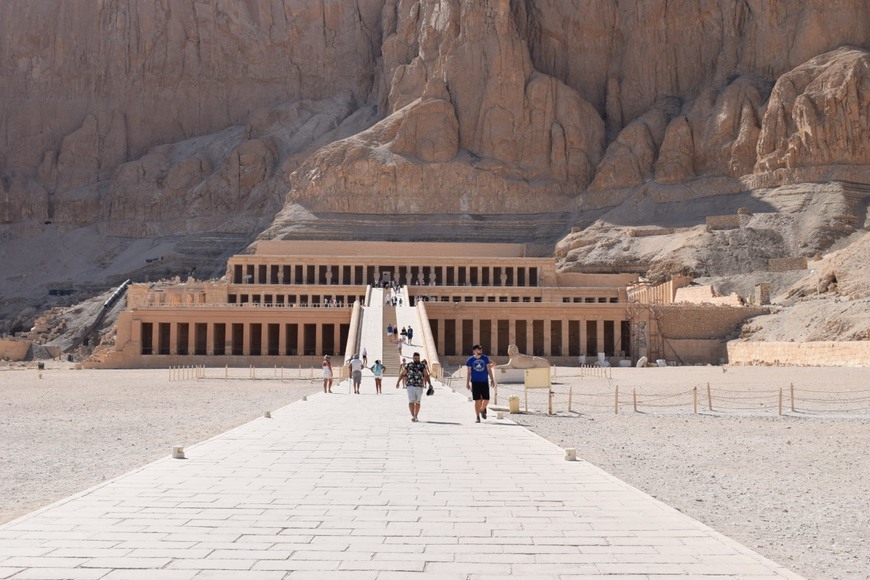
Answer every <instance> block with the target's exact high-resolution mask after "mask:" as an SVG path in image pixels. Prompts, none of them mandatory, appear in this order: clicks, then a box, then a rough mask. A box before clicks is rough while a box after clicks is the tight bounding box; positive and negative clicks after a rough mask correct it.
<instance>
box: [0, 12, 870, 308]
mask: <svg viewBox="0 0 870 580" xmlns="http://www.w3.org/2000/svg"><path fill="white" fill-rule="evenodd" d="M0 79H2V82H0V128H2V130H0V256H2V257H3V259H4V261H6V262H7V263H8V264H14V265H15V268H18V267H19V265H21V264H22V261H21V258H20V256H19V254H20V251H21V248H22V247H32V248H34V252H36V253H46V254H51V253H63V252H68V251H70V249H71V248H70V244H71V240H75V239H79V238H86V239H87V240H88V243H82V244H81V248H82V252H83V253H84V255H83V256H79V258H80V260H79V262H74V263H75V264H79V263H80V262H81V263H87V264H88V265H89V266H93V265H94V263H100V264H103V265H104V266H105V268H104V269H109V270H111V271H112V272H113V276H114V278H112V277H111V276H108V275H106V276H104V279H105V280H109V279H113V280H114V279H117V277H118V276H121V275H129V274H130V272H134V274H133V275H134V276H137V275H138V276H139V277H140V278H141V277H143V276H151V275H154V274H157V273H158V272H157V271H155V270H154V267H153V266H152V267H150V268H151V269H150V270H147V269H146V270H142V268H143V264H144V262H143V258H145V259H151V258H152V257H153V256H154V255H155V252H157V251H158V248H159V250H160V252H163V253H165V255H161V257H164V258H165V261H164V260H161V264H164V270H160V273H164V274H173V273H180V272H185V273H188V272H189V271H190V269H191V268H192V267H193V266H191V264H193V263H196V262H197V259H198V258H197V256H199V257H200V262H199V265H200V266H201V267H200V270H199V272H200V273H201V272H203V271H204V269H205V268H204V266H205V264H206V263H210V262H209V260H211V261H214V262H217V260H218V259H221V258H222V256H223V253H222V252H220V251H217V252H212V253H211V254H209V256H208V259H205V258H202V254H200V253H198V252H200V250H197V248H198V247H200V246H199V245H197V244H187V245H185V240H189V239H190V238H191V236H212V235H218V238H219V239H225V240H229V241H227V242H226V248H225V249H226V250H227V251H233V250H238V249H239V247H238V244H239V243H240V240H249V239H250V236H253V235H256V234H257V233H258V232H263V233H262V234H261V235H262V236H264V237H292V236H297V237H305V236H314V237H316V236H317V230H318V224H320V225H321V226H322V227H327V225H326V224H330V225H329V226H328V227H329V228H332V229H328V231H329V232H333V231H335V230H340V231H343V232H344V235H346V236H348V237H356V238H360V237H365V236H366V235H368V234H367V232H370V231H373V230H370V229H369V228H367V227H362V226H361V224H362V223H364V222H363V221H361V218H360V216H368V218H366V219H372V218H371V216H394V215H403V216H404V217H403V218H401V219H399V220H396V221H400V222H407V223H411V224H413V225H412V226H411V227H409V228H408V229H406V230H402V229H401V228H399V229H398V230H396V232H397V233H396V237H397V238H398V239H402V238H404V239H411V238H417V239H422V238H425V237H426V236H435V235H437V234H438V232H439V231H440V232H443V231H450V230H451V224H453V225H454V226H455V227H456V228H457V230H456V231H460V232H462V235H463V236H464V237H466V238H473V237H474V236H475V232H478V234H477V235H478V236H483V237H487V236H490V237H492V236H495V237H498V236H504V237H505V238H509V237H510V236H514V241H528V238H529V236H531V235H535V236H537V238H536V239H535V240H534V241H536V242H545V243H549V244H550V247H551V248H552V247H553V246H554V245H555V243H556V242H557V241H558V240H559V239H560V238H563V239H562V240H561V242H560V243H559V246H558V255H559V256H560V257H561V259H562V260H563V266H564V267H565V268H568V269H571V268H574V269H583V268H590V267H592V268H605V267H612V268H615V267H618V266H619V265H620V264H623V265H628V266H630V267H632V268H636V269H637V270H638V271H642V272H650V273H652V274H658V275H666V274H667V273H672V272H676V271H690V272H694V273H703V270H704V269H703V268H702V267H701V266H699V264H702V265H703V263H708V264H709V263H712V262H713V261H712V258H710V257H709V256H707V257H705V256H704V255H703V254H704V252H703V251H701V250H699V249H698V248H704V247H705V244H706V243H708V242H709V241H710V240H705V238H703V237H701V238H698V239H694V238H693V240H694V241H691V243H690V242H689V241H688V240H687V239H684V238H683V237H680V236H681V235H682V234H680V231H682V230H679V229H680V228H691V227H693V226H695V225H698V224H700V223H702V222H703V221H704V218H705V216H707V215H712V214H714V213H715V212H717V211H719V212H722V213H725V212H734V211H736V209H739V208H741V207H744V205H745V204H743V203H742V202H746V203H747V204H749V205H752V209H751V211H752V213H753V216H754V217H753V218H752V219H751V220H745V221H747V223H746V224H744V225H746V226H747V227H746V228H743V230H744V231H743V234H744V238H743V239H742V241H741V240H736V239H735V240H734V243H735V244H736V245H737V246H739V245H740V244H741V243H742V244H744V245H747V247H751V246H752V245H753V244H755V245H757V244H762V245H763V246H764V247H765V248H767V249H766V250H765V251H764V252H762V253H761V254H763V255H764V256H765V257H766V258H769V257H774V258H775V257H778V256H792V255H805V256H815V255H816V254H820V253H824V252H825V251H827V250H828V249H830V248H831V247H832V245H833V244H834V243H835V242H836V241H837V240H838V239H841V238H845V237H846V236H850V235H852V234H853V233H855V232H858V233H860V232H863V231H865V229H864V224H865V219H866V205H867V204H866V196H865V195H864V193H863V192H864V191H865V190H864V189H862V188H861V187H858V188H854V187H852V186H851V185H850V184H858V185H859V186H860V185H861V184H868V183H870V6H868V5H867V2H866V0H839V1H838V2H829V1H828V0H642V1H635V0H631V1H628V0H590V1H586V2H565V1H562V0H438V1H421V0H346V1H335V0H321V1H317V2H312V1H308V0H246V1H243V2H242V1H238V2H230V1H226V2H224V1H218V2H200V1H196V0H177V1H173V2H146V1H144V0H125V1H120V0H93V1H83V0H82V1H79V0H66V1H64V0H42V1H40V2H33V1H30V0H7V1H5V2H2V3H0ZM802 184H816V185H802ZM818 184H821V185H818ZM824 184H833V185H830V187H829V186H825V185H824ZM837 184H845V185H837ZM782 188H785V189H782ZM795 188H796V189H795ZM785 192H788V195H786V193H785ZM856 192H858V193H856ZM741 196H742V198H741ZM784 199H788V200H790V201H788V202H784V201H783V200H784ZM738 200H740V201H738ZM796 200H798V201H796ZM750 202H751V203H750ZM733 206H736V207H733ZM806 212H814V213H813V215H814V216H815V217H814V218H813V219H808V218H807V217H806V216H805V215H802V214H803V213H806ZM427 216H437V218H438V219H437V220H436V221H434V222H433V220H432V219H431V217H427ZM481 216H490V218H492V219H495V218H493V216H505V220H503V226H502V229H501V230H499V229H498V228H496V227H495V226H493V227H491V228H490V229H489V230H487V229H486V228H484V229H479V228H477V227H476V226H475V223H477V225H479V222H475V223H472V224H470V225H469V224H468V220H469V218H475V219H478V218H480V217H481ZM511 216H514V217H516V216H519V218H522V220H525V221H526V222H529V220H532V221H534V220H535V219H537V220H538V221H537V222H535V223H536V224H538V225H535V228H536V229H535V230H534V232H532V229H531V228H525V229H524V228H523V227H522V226H517V225H515V224H514V225H512V222H510V219H512V218H511ZM535 216H539V217H537V218H535ZM540 216H545V217H544V218H543V221H545V222H547V223H549V224H551V225H550V227H549V228H546V227H541V226H540V223H541V217H540ZM519 218H517V220H518V221H522V220H521V219H519ZM365 223H368V222H365ZM427 223H429V224H435V225H432V226H431V228H430V229H433V231H431V232H430V231H428V230H427V229H426V227H427V226H426V224H427ZM500 223H501V222H500ZM336 224H344V227H341V228H339V227H336ZM796 224H797V225H796ZM808 224H809V225H808ZM640 226H659V227H670V228H671V229H675V232H672V233H669V234H667V235H671V236H673V235H677V237H676V238H673V239H670V240H669V241H668V242H667V243H663V244H661V247H653V248H652V249H651V245H652V246H655V245H656V241H654V240H653V239H652V238H651V237H650V238H648V239H647V238H646V237H644V239H643V241H642V243H641V239H640V238H637V239H632V240H628V241H627V242H625V243H622V242H614V243H613V244H610V242H608V241H607V240H617V239H619V238H623V241H624V240H625V238H626V235H625V234H626V232H627V231H628V229H629V228H634V229H637V228H638V227H640ZM572 227H573V228H574V230H575V233H573V234H570V235H567V236H565V234H566V233H567V232H568V231H571V228H572ZM435 230H437V231H435ZM325 231H327V230H324V232H325ZM481 232H484V233H481ZM499 232H504V233H499ZM759 232H760V233H759ZM222 235H227V236H230V237H228V238H220V236H222ZM324 235H326V234H325V233H324ZM330 235H331V234H330ZM371 235H380V234H376V233H373V234H371ZM77 236H78V237H77ZM233 236H235V237H233ZM245 236H249V237H248V238H245ZM563 236H564V237H563ZM641 237H643V236H641ZM690 237H691V236H690ZM389 239H395V238H389ZM499 239H502V238H499ZM593 239H594V243H590V240H593ZM22 240H24V242H22ZM94 240H97V241H98V242H99V243H95V242H94ZM137 240H143V241H144V240H148V241H150V242H151V243H150V245H149V244H144V243H142V242H139V241H137ZM658 241H661V240H658ZM72 244H73V251H75V250H74V247H75V242H74V241H73V242H72ZM233 244H236V246H233ZM608 244H610V245H608ZM231 246H232V247H231ZM735 247H736V246H735ZM95 248H99V252H97V250H96V249H95ZM185 248H186V249H185ZM25 251H26V250H25ZM726 253H727V252H726ZM735 255H736V254H735ZM760 260H761V258H757V259H755V260H744V261H741V260H739V259H734V258H733V256H732V257H730V258H729V257H726V258H723V259H722V260H719V261H716V263H717V264H720V266H721V267H716V268H714V270H717V271H721V272H720V273H722V274H723V275H728V274H731V275H733V274H745V273H747V272H750V271H752V270H751V268H758V267H760V266H759V264H758V263H756V262H759V263H760ZM212 266H215V265H214V264H213V265H212ZM40 268H42V269H44V271H43V270H40V271H39V272H35V273H34V272H31V273H29V275H27V276H23V275H22V273H21V272H20V271H18V270H17V269H13V270H14V271H12V272H9V274H8V276H9V277H8V278H7V279H6V283H5V284H2V286H3V287H4V288H3V289H2V292H0V301H3V302H4V303H0V314H3V315H4V316H6V315H8V313H9V311H10V309H13V310H14V309H18V308H19V307H20V306H21V304H23V303H24V302H27V300H24V302H22V296H26V295H29V294H34V293H35V294H37V295H38V294H40V292H42V293H43V295H44V291H45V289H46V287H48V286H51V285H55V286H56V285H58V284H64V285H71V286H76V285H77V284H80V283H81V282H82V276H83V275H84V274H83V272H84V271H85V270H87V276H88V280H87V281H88V282H90V283H97V284H99V283H100V282H101V281H102V280H101V279H100V276H101V275H100V273H99V272H100V268H90V269H85V268H79V269H78V270H75V269H71V268H64V266H63V263H62V261H61V264H60V265H56V264H54V263H49V262H47V261H43V262H40ZM38 269H39V268H38ZM212 269H214V270H215V271H218V270H219V265H216V266H215V267H213V268H212ZM707 269H708V270H709V267H707ZM137 271H138V273H137ZM22 276H23V277H22ZM28 299H29V298H28Z"/></svg>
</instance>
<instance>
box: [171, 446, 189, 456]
mask: <svg viewBox="0 0 870 580" xmlns="http://www.w3.org/2000/svg"><path fill="white" fill-rule="evenodd" d="M172 458H173V459H186V457H185V456H184V447H181V446H176V447H173V448H172Z"/></svg>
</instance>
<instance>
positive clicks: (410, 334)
mask: <svg viewBox="0 0 870 580" xmlns="http://www.w3.org/2000/svg"><path fill="white" fill-rule="evenodd" d="M408 344H414V329H413V328H411V326H410V325H408Z"/></svg>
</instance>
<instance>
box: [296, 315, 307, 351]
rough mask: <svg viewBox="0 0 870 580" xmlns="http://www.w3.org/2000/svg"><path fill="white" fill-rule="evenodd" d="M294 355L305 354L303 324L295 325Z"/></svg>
mask: <svg viewBox="0 0 870 580" xmlns="http://www.w3.org/2000/svg"><path fill="white" fill-rule="evenodd" d="M296 354H297V355H302V354H305V324H304V323H302V322H299V323H298V324H296Z"/></svg>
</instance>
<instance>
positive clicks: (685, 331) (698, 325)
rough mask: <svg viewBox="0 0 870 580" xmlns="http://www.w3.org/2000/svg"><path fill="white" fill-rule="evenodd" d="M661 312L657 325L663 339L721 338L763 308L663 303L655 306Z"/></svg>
mask: <svg viewBox="0 0 870 580" xmlns="http://www.w3.org/2000/svg"><path fill="white" fill-rule="evenodd" d="M656 310H657V311H658V312H659V313H661V319H660V320H659V328H660V329H661V331H662V334H663V335H664V337H665V338H666V339H669V340H670V339H675V338H691V339H724V338H726V337H728V336H729V335H731V336H734V334H733V333H734V332H736V331H737V329H738V327H739V326H740V324H741V323H742V322H743V321H744V320H746V319H747V318H752V317H753V316H759V315H761V314H765V313H766V312H767V309H766V308H759V307H752V306H743V307H739V308H734V307H730V306H700V305H699V306H692V305H686V304H667V305H662V306H657V307H656Z"/></svg>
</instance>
